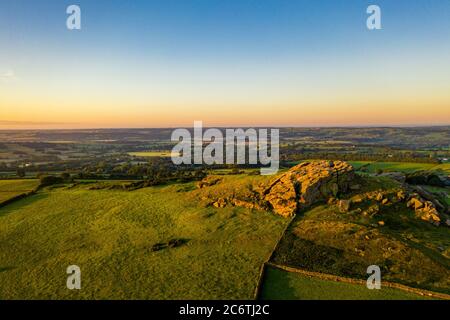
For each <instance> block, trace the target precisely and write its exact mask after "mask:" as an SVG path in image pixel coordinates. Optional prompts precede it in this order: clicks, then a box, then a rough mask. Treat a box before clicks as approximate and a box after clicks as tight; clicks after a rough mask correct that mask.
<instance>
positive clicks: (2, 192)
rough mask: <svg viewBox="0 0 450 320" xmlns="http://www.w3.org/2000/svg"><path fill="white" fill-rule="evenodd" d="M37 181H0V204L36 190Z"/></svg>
mask: <svg viewBox="0 0 450 320" xmlns="http://www.w3.org/2000/svg"><path fill="white" fill-rule="evenodd" d="M37 185H38V180H0V203H1V202H3V201H6V200H9V199H11V198H13V197H15V196H18V195H20V194H22V193H26V192H29V191H31V190H33V189H34V188H36V187H37Z"/></svg>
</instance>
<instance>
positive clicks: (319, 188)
mask: <svg viewBox="0 0 450 320" xmlns="http://www.w3.org/2000/svg"><path fill="white" fill-rule="evenodd" d="M354 177H355V171H354V169H353V167H352V166H351V165H350V164H348V163H347V162H344V161H311V162H303V163H301V164H299V165H297V166H295V167H293V168H291V169H290V170H289V171H288V172H286V173H284V174H282V175H281V176H279V177H277V178H276V179H275V180H274V181H272V182H271V183H270V184H269V185H268V186H267V187H265V189H264V190H263V194H262V198H263V199H264V200H265V201H267V202H268V203H269V205H270V207H272V209H273V210H274V211H275V212H276V213H277V214H280V215H282V216H292V215H294V214H295V213H297V212H298V211H299V210H302V209H305V208H307V207H309V206H311V205H312V204H314V203H316V202H319V201H322V200H327V199H329V198H330V197H336V195H338V194H339V193H341V192H346V191H347V190H348V189H349V187H350V185H351V183H352V181H353V179H354Z"/></svg>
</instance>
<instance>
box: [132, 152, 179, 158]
mask: <svg viewBox="0 0 450 320" xmlns="http://www.w3.org/2000/svg"><path fill="white" fill-rule="evenodd" d="M128 154H129V155H130V156H135V157H163V158H170V156H171V151H141V152H129V153H128Z"/></svg>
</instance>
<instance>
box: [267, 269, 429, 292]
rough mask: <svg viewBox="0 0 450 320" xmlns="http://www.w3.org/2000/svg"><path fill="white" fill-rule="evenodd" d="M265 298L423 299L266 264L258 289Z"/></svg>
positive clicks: (392, 290)
mask: <svg viewBox="0 0 450 320" xmlns="http://www.w3.org/2000/svg"><path fill="white" fill-rule="evenodd" d="M261 298H262V299H266V300H415V299H426V297H423V296H419V295H416V294H413V293H408V292H404V291H402V290H399V289H393V288H383V287H381V289H380V290H368V289H367V288H366V287H365V286H364V285H358V284H350V283H343V282H334V281H327V280H322V279H317V278H312V277H308V276H306V275H302V274H299V273H293V272H287V271H284V270H280V269H277V268H273V267H267V269H266V272H265V277H264V282H263V287H262V292H261Z"/></svg>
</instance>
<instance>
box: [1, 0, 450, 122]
mask: <svg viewBox="0 0 450 320" xmlns="http://www.w3.org/2000/svg"><path fill="white" fill-rule="evenodd" d="M70 4H78V5H80V7H81V10H82V29H81V30H79V31H69V30H68V29H67V28H66V18H67V14H66V7H67V6H68V5H70ZM369 4H377V5H379V6H380V7H381V10H382V28H383V29H382V30H375V31H369V30H368V29H367V28H366V19H367V17H368V15H367V13H366V8H367V6H368V5H369ZM194 120H202V121H203V122H204V124H205V125H208V126H375V125H440V124H450V1H443V0H428V1H424V0H420V1H403V0H395V1H378V0H372V1H364V0H360V1H357V0H340V1H339V0H335V1H325V0H317V1H313V0H310V1H300V0H295V1H294V0H292V1H288V0H252V1H250V0H236V1H234V0H233V1H232V0H158V1H156V0H155V1H151V0H150V1H149V0H147V1H120V0H114V1H113V0H108V1H106V0H105V1H84V0H79V1H76V2H75V1H56V0H54V1H51V0H48V1H43V0H29V1H23V0H14V1H13V0H4V1H1V2H0V128H3V129H9V128H93V127H177V126H192V124H193V121H194Z"/></svg>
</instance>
